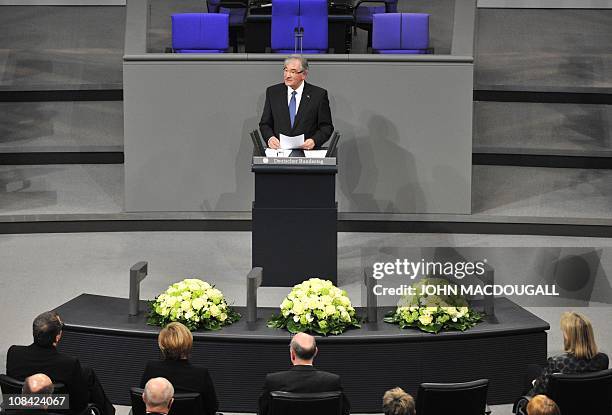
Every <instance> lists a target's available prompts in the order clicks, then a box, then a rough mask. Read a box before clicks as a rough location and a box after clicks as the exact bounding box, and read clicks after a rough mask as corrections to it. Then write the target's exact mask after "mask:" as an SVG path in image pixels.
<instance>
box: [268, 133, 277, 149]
mask: <svg viewBox="0 0 612 415" xmlns="http://www.w3.org/2000/svg"><path fill="white" fill-rule="evenodd" d="M268 147H270V148H271V149H273V150H278V149H279V148H280V141H279V140H278V138H276V137H274V136H272V137H270V138H268Z"/></svg>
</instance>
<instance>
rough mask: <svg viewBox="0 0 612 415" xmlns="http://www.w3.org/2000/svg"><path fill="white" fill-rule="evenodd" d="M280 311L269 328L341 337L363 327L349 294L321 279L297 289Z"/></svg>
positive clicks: (290, 294) (315, 279) (299, 286)
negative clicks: (340, 335)
mask: <svg viewBox="0 0 612 415" xmlns="http://www.w3.org/2000/svg"><path fill="white" fill-rule="evenodd" d="M280 309H281V310H280V311H281V312H280V314H279V315H277V316H272V317H271V318H270V320H268V327H273V328H286V329H287V330H289V331H290V332H291V333H298V332H312V333H318V334H322V335H328V334H341V333H342V332H344V331H345V330H346V329H348V328H349V327H360V326H359V320H358V319H357V317H356V315H355V309H354V308H353V306H352V305H351V300H350V299H349V298H348V296H347V294H346V291H344V290H341V289H339V288H338V287H336V286H334V284H332V282H331V281H327V280H322V279H319V278H311V279H309V280H306V281H304V282H303V283H301V284H298V285H296V286H294V287H293V289H292V290H291V292H290V293H289V295H287V297H286V298H285V299H284V300H283V302H282V304H281V305H280Z"/></svg>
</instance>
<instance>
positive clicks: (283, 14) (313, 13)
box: [270, 0, 328, 53]
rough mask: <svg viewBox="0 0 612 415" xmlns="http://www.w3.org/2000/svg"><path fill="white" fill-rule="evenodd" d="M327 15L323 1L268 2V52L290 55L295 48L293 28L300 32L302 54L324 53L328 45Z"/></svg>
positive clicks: (275, 0)
mask: <svg viewBox="0 0 612 415" xmlns="http://www.w3.org/2000/svg"><path fill="white" fill-rule="evenodd" d="M327 13H328V12H327V0H272V25H271V39H270V46H271V48H272V51H273V52H278V53H293V52H294V50H295V48H296V42H295V28H296V27H301V28H303V29H304V30H303V37H302V50H303V52H304V53H321V52H325V51H326V50H327V45H328V38H327V31H328V30H327V26H328V20H327V18H328V15H327ZM298 52H299V44H298Z"/></svg>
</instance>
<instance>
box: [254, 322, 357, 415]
mask: <svg viewBox="0 0 612 415" xmlns="http://www.w3.org/2000/svg"><path fill="white" fill-rule="evenodd" d="M289 350H290V358H291V363H292V364H293V367H292V368H291V369H290V370H287V371H284V372H276V373H269V374H268V375H267V376H266V381H265V384H264V388H263V393H262V394H261V396H260V398H259V411H258V413H259V414H260V415H267V414H268V410H269V408H270V392H274V391H285V392H294V393H316V392H333V391H342V386H341V384H340V376H338V375H336V374H333V373H329V372H324V371H322V370H318V369H315V368H314V366H313V360H314V357H315V356H316V354H317V352H318V349H317V344H316V341H315V338H314V337H313V336H310V335H308V334H306V333H298V334H296V335H295V336H293V338H292V339H291V343H290V345H289ZM350 409H351V408H350V404H349V401H348V399H347V398H346V395H344V394H343V403H342V412H343V413H344V414H349V413H350Z"/></svg>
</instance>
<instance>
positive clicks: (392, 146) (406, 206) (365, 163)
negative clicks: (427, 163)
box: [339, 112, 426, 213]
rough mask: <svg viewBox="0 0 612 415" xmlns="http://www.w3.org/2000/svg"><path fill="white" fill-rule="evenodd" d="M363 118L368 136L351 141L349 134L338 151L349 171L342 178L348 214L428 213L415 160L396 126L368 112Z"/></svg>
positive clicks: (343, 166) (342, 162) (353, 138)
mask: <svg viewBox="0 0 612 415" xmlns="http://www.w3.org/2000/svg"><path fill="white" fill-rule="evenodd" d="M360 118H361V119H365V120H367V121H366V125H367V128H368V132H367V133H366V134H365V135H359V133H354V134H353V135H352V137H351V136H349V135H348V134H347V136H345V139H343V142H342V146H341V147H340V150H339V151H340V160H339V162H340V163H341V164H340V166H341V168H344V169H346V170H347V171H345V172H344V174H343V175H342V176H341V177H342V180H341V181H340V189H341V191H342V193H343V194H344V196H345V197H346V198H347V199H348V200H349V206H348V211H349V212H375V213H414V212H419V211H426V204H425V200H424V193H423V191H422V189H421V188H420V186H419V184H418V176H417V171H416V165H415V160H414V156H413V155H412V154H411V153H410V151H408V150H407V149H406V148H404V147H402V146H400V145H399V133H398V131H397V129H396V128H395V126H394V125H393V123H391V122H390V121H389V120H388V119H387V118H385V117H384V116H383V115H379V114H372V113H368V112H366V113H364V114H362V116H361V117H360ZM345 128H346V129H347V130H349V128H348V126H346V127H345ZM349 132H350V131H349ZM375 148H376V151H374V149H375ZM343 210H344V209H343Z"/></svg>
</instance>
